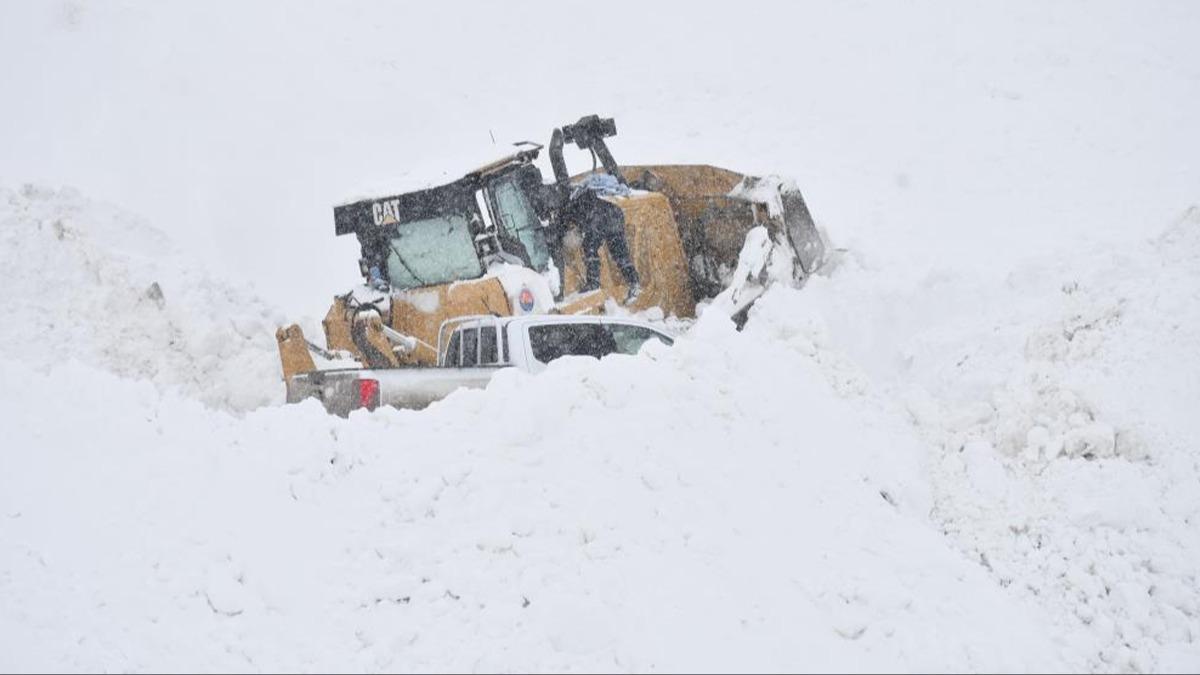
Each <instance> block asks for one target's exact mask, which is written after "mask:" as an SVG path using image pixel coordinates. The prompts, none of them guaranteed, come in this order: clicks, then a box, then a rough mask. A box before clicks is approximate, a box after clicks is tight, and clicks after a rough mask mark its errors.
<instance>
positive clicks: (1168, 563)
mask: <svg viewBox="0 0 1200 675" xmlns="http://www.w3.org/2000/svg"><path fill="white" fill-rule="evenodd" d="M500 7H505V8H506V9H503V10H500V9H498V8H500ZM507 7H508V5H496V7H495V8H483V7H479V8H471V9H470V10H469V11H468V10H464V9H457V10H456V9H440V8H437V7H434V6H432V5H431V6H428V7H426V6H420V7H418V6H415V5H408V6H404V7H401V6H400V5H386V4H385V5H376V4H362V5H355V6H354V7H353V8H352V9H349V10H348V9H347V8H346V6H344V5H335V4H329V5H323V6H319V7H299V6H295V5H290V6H289V9H288V11H283V10H282V9H281V7H280V6H278V5H273V4H270V3H266V2H263V3H257V4H252V3H239V4H237V5H233V4H230V5H225V6H221V5H220V4H219V3H216V4H213V5H209V4H205V5H203V6H201V5H191V6H182V5H171V4H165V3H163V4H160V3H147V4H139V3H112V4H106V3H81V2H64V3H20V2H12V3H7V4H5V5H4V6H3V7H2V8H0V38H3V40H0V55H2V56H4V57H5V58H4V59H2V60H0V62H2V63H3V64H4V65H0V76H2V77H3V80H2V81H3V82H4V84H5V88H4V91H5V92H6V94H7V95H9V98H8V99H6V101H5V105H4V106H0V147H4V148H5V151H4V152H3V153H0V378H2V379H0V381H3V382H4V383H5V387H4V391H3V393H2V394H0V425H2V426H3V429H4V432H5V439H4V442H3V443H0V671H6V672H7V671H30V670H32V671H54V670H68V671H99V670H104V671H156V670H168V671H194V670H204V671H215V670H246V671H274V670H298V671H316V670H338V671H342V670H366V671H385V670H387V671H417V670H436V671H465V670H472V671H480V670H482V671H493V670H505V671H508V670H536V671H552V670H563V671H598V670H605V671H608V670H618V671H672V670H703V671H729V670H738V671H753V670H765V671H781V670H801V671H826V670H830V671H848V670H886V671H926V670H934V671H946V670H966V671H996V670H999V671H1033V670H1038V671H1042V670H1048V671H1095V672H1150V671H1165V672H1195V671H1197V670H1200V579H1198V576H1200V562H1198V561H1200V461H1198V457H1200V448H1198V447H1197V440H1196V439H1198V438H1200V415H1197V414H1196V410H1197V402H1198V401H1200V357H1198V356H1197V353H1196V345H1197V344H1200V207H1197V206H1196V204H1197V203H1198V202H1200V191H1198V190H1197V187H1196V186H1197V185H1200V164H1197V163H1196V162H1195V156H1194V155H1195V148H1196V147H1200V131H1197V129H1200V127H1197V126H1196V125H1195V124H1193V123H1192V120H1194V119H1196V118H1197V116H1198V115H1200V72H1198V71H1197V65H1196V64H1198V63H1200V52H1198V47H1197V45H1198V44H1200V43H1198V42H1197V41H1196V40H1195V27H1196V26H1197V24H1198V23H1200V14H1198V11H1197V9H1196V5H1195V4H1187V3H1175V4H1171V3H1160V4H1145V3H1124V4H1123V3H1111V2H1097V3H1087V4H1076V3H1070V2H1064V3H1054V4H1053V5H1046V4H1043V3H1028V4H1025V3H998V4H994V5H989V4H975V5H972V6H967V5H964V4H961V3H936V2H933V3H930V2H919V3H905V4H904V5H903V6H901V5H891V4H882V5H880V4H871V3H865V4H864V3H854V4H851V3H836V4H800V3H796V4H794V5H791V4H789V5H787V9H786V10H785V9H784V8H783V7H779V6H777V7H765V6H763V7H759V8H752V7H748V8H747V9H745V10H744V12H743V14H742V15H739V17H736V18H737V19H738V20H745V21H748V22H753V23H752V24H751V23H746V24H745V25H738V23H737V21H735V20H734V18H735V17H730V16H729V15H728V14H727V13H726V11H724V10H721V11H717V9H715V8H711V7H709V8H705V7H698V6H697V4H695V3H687V4H678V5H674V6H670V5H666V4H662V5H654V6H653V7H649V6H643V5H639V6H638V7H637V12H638V14H637V17H638V18H639V19H641V20H640V21H634V20H631V19H630V17H631V16H632V12H633V9H632V7H631V8H626V9H623V8H621V7H613V8H610V9H611V10H612V14H611V16H613V17H618V18H617V20H614V21H609V20H596V14H595V12H596V8H595V7H594V6H583V5H581V6H577V7H565V8H564V7H563V6H561V4H555V5H546V6H543V7H530V6H526V7H524V8H522V9H520V10H519V11H518V10H510V9H507ZM552 10H553V11H552ZM685 10H686V11H685ZM764 17H767V20H766V21H762V19H763V18H764ZM584 19H587V20H586V21H584ZM663 22H670V23H671V26H670V27H669V29H664V28H663V27H662V26H661V24H662V23H663ZM410 25H416V26H420V27H421V30H419V31H408V32H406V33H404V35H406V36H407V37H406V38H404V39H400V38H398V37H397V35H399V33H398V32H397V31H398V28H397V27H398V26H410ZM564 26H565V27H566V28H564ZM581 27H582V28H581ZM498 30H500V31H509V32H510V33H512V34H514V35H515V34H521V35H525V36H528V37H529V40H521V39H514V40H512V41H509V42H505V43H503V44H497V43H496V42H495V41H494V40H485V39H483V38H485V37H492V36H494V35H495V34H496V32H497V31H498ZM579 30H585V31H591V32H588V33H587V36H591V37H593V38H599V37H604V38H605V39H608V40H610V41H615V44H616V45H617V48H615V49H611V50H600V49H598V48H592V49H579V48H578V45H580V44H584V42H586V41H585V40H584V39H583V37H587V36H581V35H580V33H579V32H578V31H579ZM535 36H536V37H535ZM448 38H453V39H454V41H455V44H457V45H459V46H460V47H461V50H460V52H462V53H459V52H456V54H455V55H448V54H445V53H444V51H437V50H436V49H434V48H435V47H437V46H438V45H440V44H442V43H443V41H445V40H447V39H448ZM476 41H478V44H479V46H478V49H479V52H478V53H475V52H472V49H474V47H472V48H468V47H467V45H474V44H475V43H476ZM605 44H613V42H607V43H605ZM713 44H715V45H719V46H720V48H710V47H707V46H705V47H703V48H698V45H713ZM213 45H221V47H220V49H214V48H213ZM485 45H486V48H487V49H488V51H487V52H486V54H487V63H489V64H496V65H497V67H500V66H503V65H504V64H507V63H515V62H516V61H517V60H518V59H517V57H520V59H519V60H520V62H521V63H523V64H525V65H526V66H527V67H528V68H529V69H530V70H528V71H524V70H512V71H510V72H507V73H506V74H505V76H504V77H500V76H498V75H497V71H496V68H491V67H488V68H480V66H479V64H480V62H481V58H480V57H481V55H482V54H484V51H483V50H484V48H485ZM646 45H653V46H654V48H653V49H652V50H650V51H652V56H647V48H646ZM593 47H595V45H593ZM530 49H533V50H534V53H535V55H537V56H538V58H532V57H531V56H530V51H529V50H530ZM538 50H540V52H539V51H538ZM431 55H432V56H431ZM431 60H437V61H439V63H440V64H441V67H440V68H429V67H427V64H428V63H429V62H430V61H431ZM414 63H415V64H419V67H415V68H414V66H413V64H414ZM548 83H553V84H554V86H553V87H552V91H553V94H554V95H553V96H548V95H547V87H548V86H550V85H549V84H548ZM581 83H582V84H581ZM418 94H419V95H418ZM684 110H686V111H688V113H687V114H686V115H682V113H681V112H680V111H684ZM590 112H600V113H601V114H606V115H607V114H615V115H616V117H617V118H618V125H619V128H620V129H621V132H622V133H621V136H619V137H618V138H617V139H616V140H615V141H614V143H613V145H614V151H615V152H617V156H618V160H619V161H622V162H627V163H634V162H643V161H645V162H650V161H677V162H681V163H687V162H713V163H716V164H718V165H723V166H729V167H730V168H734V169H739V170H747V171H750V172H752V173H755V174H758V175H764V174H768V173H774V172H778V173H782V174H785V175H791V174H794V175H796V177H797V178H798V179H799V181H798V184H799V185H800V187H801V188H802V189H803V190H804V191H805V196H806V199H807V201H808V203H809V206H810V208H812V210H813V213H814V215H815V216H816V218H817V220H818V222H819V224H820V225H821V226H823V227H826V228H828V230H829V231H830V233H831V236H832V240H833V242H834V244H835V245H839V246H842V247H845V248H846V249H847V250H846V251H845V252H843V253H841V254H840V255H838V256H836V260H837V264H835V265H831V267H830V269H829V270H827V271H826V273H824V274H823V275H820V276H816V277H813V278H811V279H809V280H808V281H807V283H806V285H805V287H804V288H803V289H792V288H786V287H775V288H773V289H772V290H770V291H769V292H768V293H766V294H765V295H764V296H763V297H762V298H760V299H759V301H758V302H757V304H756V305H755V307H754V309H753V310H752V311H751V313H750V317H749V320H748V322H747V324H746V327H745V329H744V330H743V331H741V332H738V331H735V330H734V328H733V326H732V324H731V323H730V322H729V321H728V320H727V319H726V318H724V317H722V316H720V314H719V313H718V312H708V313H705V314H703V316H702V317H701V319H699V320H697V321H696V322H694V323H691V322H681V321H678V320H677V319H675V318H673V317H662V315H661V312H658V313H657V314H656V313H654V312H653V311H648V312H643V313H642V315H643V316H644V318H648V319H652V320H664V319H665V320H666V321H667V322H669V325H670V326H671V327H672V328H673V329H674V330H675V332H681V333H682V334H681V335H680V337H679V339H678V340H677V341H676V343H675V345H674V346H672V347H669V348H667V347H663V346H660V345H657V344H652V345H650V346H648V347H647V348H646V350H644V351H643V353H642V354H640V355H638V356H636V357H629V356H613V357H609V358H606V359H604V360H602V361H594V360H589V359H564V360H560V361H558V362H556V363H554V364H552V365H551V367H550V368H549V369H547V370H546V371H545V372H544V373H542V374H539V375H538V376H527V375H524V374H521V373H517V372H509V371H505V372H502V373H500V374H499V375H498V376H497V377H496V379H495V380H494V381H493V382H492V384H491V385H490V386H489V387H488V388H487V389H486V390H481V391H460V392H457V393H455V394H453V395H451V396H450V397H449V398H447V399H446V400H444V401H442V402H439V403H437V404H435V405H433V406H431V407H430V408H428V409H427V410H424V411H420V412H413V411H396V410H380V411H376V412H375V413H373V414H367V413H365V412H360V413H355V414H354V415H352V416H351V417H350V418H349V419H339V418H336V417H331V416H328V415H327V414H325V412H324V410H323V409H322V408H321V407H320V405H319V404H318V403H316V402H315V401H309V402H306V403H303V404H300V405H293V406H285V405H282V404H281V399H282V384H281V382H280V380H279V377H280V375H279V365H278V359H277V354H276V351H275V346H274V339H273V335H272V333H273V331H274V329H275V328H276V327H277V326H278V325H280V324H282V323H285V322H287V321H290V320H293V319H295V318H300V319H301V323H302V325H303V326H304V327H305V330H306V332H307V333H308V334H309V336H310V337H317V336H318V335H319V327H318V326H319V324H318V323H317V322H316V321H315V320H314V319H313V318H312V317H311V316H310V317H307V318H304V317H296V316H294V315H293V314H292V312H294V311H295V308H298V307H302V308H305V309H306V310H308V311H310V313H311V314H313V315H315V314H316V313H318V312H320V311H323V310H324V308H325V307H326V306H327V304H328V301H329V299H330V298H331V297H332V295H333V293H336V292H339V291H343V290H345V288H347V287H349V285H350V284H351V283H353V282H354V281H356V280H357V276H356V274H355V272H356V269H355V265H354V259H355V257H356V253H357V251H356V250H353V249H354V248H355V247H354V246H353V245H352V242H347V241H345V238H343V239H340V240H335V243H333V244H330V243H329V242H330V240H331V239H332V232H331V230H332V228H331V227H330V224H329V216H330V213H329V210H328V205H329V204H331V203H333V201H335V200H336V197H337V195H339V194H345V193H347V192H354V193H358V192H359V190H357V189H352V190H349V191H347V190H346V189H345V188H346V185H347V184H356V185H362V184H366V183H369V182H372V181H376V180H378V179H379V178H381V177H382V178H386V177H387V176H388V175H394V176H395V180H392V181H389V182H388V183H387V184H393V185H399V184H401V183H402V182H403V181H405V180H407V181H410V182H412V181H416V182H420V183H422V184H425V183H439V182H444V181H445V180H446V179H449V178H453V177H456V176H458V175H461V173H462V172H463V169H465V168H469V167H470V166H474V165H476V164H479V163H480V160H481V159H486V158H487V154H488V153H486V152H482V153H481V152H480V149H479V144H480V142H481V141H480V138H487V136H488V135H489V133H491V132H492V130H493V128H494V129H495V133H494V134H493V135H496V136H498V138H499V140H500V142H501V144H502V143H503V142H506V141H508V140H517V139H518V138H520V137H522V136H524V135H526V134H529V133H533V132H536V131H540V130H548V129H549V126H548V125H552V124H561V123H563V122H566V121H570V120H572V119H574V118H576V117H578V115H580V114H584V113H590ZM493 124H494V125H495V126H494V127H493V126H492V125H493ZM485 129H486V130H487V131H488V132H489V133H484V130H485ZM531 129H532V130H533V131H532V132H531V131H530V130H531ZM533 140H539V138H534V139H533ZM625 148H629V149H630V150H629V151H628V152H626V151H624V149H625ZM496 150H497V151H500V150H503V148H500V147H497V148H496ZM493 154H500V152H496V153H493ZM569 159H570V161H575V160H576V159H578V158H569ZM459 160H463V161H461V162H460V161H459ZM434 166H440V167H448V168H446V171H444V172H440V173H439V172H438V171H434V170H430V169H431V167H434ZM455 167H457V168H455ZM29 181H33V183H32V184H26V183H27V182H29ZM62 184H77V185H80V186H82V187H83V188H84V189H85V191H79V190H76V189H73V188H66V187H59V186H60V185H62ZM103 200H112V201H114V202H116V203H118V204H120V207H117V206H112V205H109V204H108V203H107V202H106V201H103ZM126 209H128V210H126ZM135 213H146V214H149V215H150V217H151V219H152V220H150V221H148V220H147V219H145V218H143V217H141V216H139V215H134V214H135ZM338 275H341V276H338ZM247 279H254V281H255V282H256V284H255V285H252V284H251V283H249V282H248V281H247ZM255 286H258V287H260V288H261V293H264V294H266V295H265V297H267V298H268V300H264V299H262V297H263V296H260V295H259V293H260V291H259V290H257V289H256V287H255ZM322 289H324V290H322ZM281 308H282V309H285V310H287V311H286V312H284V311H281ZM618 311H619V308H618Z"/></svg>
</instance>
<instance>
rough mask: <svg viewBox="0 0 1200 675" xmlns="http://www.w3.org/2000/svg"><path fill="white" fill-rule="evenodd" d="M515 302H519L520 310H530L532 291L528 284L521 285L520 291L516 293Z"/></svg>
mask: <svg viewBox="0 0 1200 675" xmlns="http://www.w3.org/2000/svg"><path fill="white" fill-rule="evenodd" d="M517 302H518V303H520V305H521V311H522V312H532V311H533V291H531V290H529V287H528V286H522V287H521V292H520V293H518V294H517Z"/></svg>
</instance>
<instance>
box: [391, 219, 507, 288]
mask: <svg viewBox="0 0 1200 675" xmlns="http://www.w3.org/2000/svg"><path fill="white" fill-rule="evenodd" d="M394 232H395V236H394V237H393V238H391V239H390V240H388V251H387V268H388V269H387V272H388V279H389V280H390V281H391V283H392V286H393V287H394V288H400V289H404V288H416V287H419V286H429V285H432V284H444V283H447V282H450V281H457V280H459V279H474V278H476V277H479V276H482V275H483V266H482V265H481V264H480V263H479V258H478V256H476V254H475V244H474V243H473V242H472V241H471V231H470V227H469V225H468V221H467V218H466V216H465V215H459V214H445V215H440V216H435V217H433V218H428V219H425V220H414V221H411V222H408V223H404V224H401V225H398V226H396V229H395V230H394Z"/></svg>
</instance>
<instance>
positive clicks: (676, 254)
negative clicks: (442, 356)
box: [276, 115, 826, 380]
mask: <svg viewBox="0 0 1200 675" xmlns="http://www.w3.org/2000/svg"><path fill="white" fill-rule="evenodd" d="M614 135H616V124H615V122H614V121H613V120H612V119H601V118H600V117H598V116H596V115H591V116H587V117H584V118H582V119H580V120H579V121H578V122H576V123H574V124H568V125H564V126H563V127H561V128H559V129H555V130H554V131H553V133H552V135H551V139H550V143H549V149H548V154H549V159H550V164H551V167H552V169H553V172H554V180H553V181H551V182H546V181H544V180H543V176H542V173H541V171H540V170H539V169H538V167H537V166H536V164H535V163H534V162H535V160H536V159H537V158H538V156H539V153H540V152H541V151H542V150H545V149H546V148H545V146H542V145H538V144H535V143H529V142H525V143H520V144H517V146H516V152H514V153H513V154H511V155H509V156H507V157H503V158H501V159H499V160H497V161H494V162H492V163H490V164H487V165H485V166H482V167H479V168H478V169H475V170H474V171H471V172H470V173H468V174H466V175H465V176H463V177H462V178H460V179H459V180H456V181H454V182H452V183H450V184H448V185H442V186H440V187H434V188H430V189H425V190H419V191H416V192H409V193H405V194H399V195H393V196H387V197H381V198H378V199H367V200H361V201H356V202H353V203H349V204H344V205H341V206H337V207H335V208H334V222H335V232H336V234H337V235H339V236H340V235H351V234H352V235H354V236H355V237H356V238H357V239H358V242H359V244H360V246H361V250H362V257H361V259H360V261H359V265H360V271H361V272H362V274H363V278H364V281H365V283H364V284H363V285H362V286H360V287H356V288H355V289H352V290H350V291H349V292H347V293H346V294H345V295H341V296H337V297H335V299H334V302H333V306H332V307H331V308H330V310H329V312H328V314H327V315H326V317H325V319H324V321H323V327H324V331H325V344H326V347H325V348H321V347H318V346H317V345H315V344H313V343H312V342H310V341H308V340H307V339H306V338H305V336H304V335H303V334H302V332H301V330H300V328H299V327H298V326H296V325H292V326H288V327H286V328H281V329H279V330H278V331H277V333H276V338H277V340H278V343H279V351H280V356H281V359H282V362H283V374H284V378H285V380H290V378H292V377H293V376H294V375H298V374H302V373H308V372H311V371H314V370H316V369H317V367H316V362H315V361H314V359H313V353H317V354H320V355H323V356H325V357H332V356H334V355H338V354H341V355H343V356H349V357H351V358H353V359H354V360H356V361H357V362H358V363H359V364H361V365H362V367H364V368H373V369H379V368H396V367H404V366H430V365H434V364H437V362H438V360H439V346H440V344H441V341H442V339H443V338H444V335H443V334H442V333H443V328H444V327H445V326H446V325H447V323H448V322H452V321H453V320H454V319H455V318H456V317H462V316H477V315H490V316H496V317H504V316H519V315H524V314H544V313H560V314H583V313H603V312H605V310H606V308H612V307H614V306H616V305H618V304H620V301H621V300H626V301H627V302H628V304H626V305H625V309H626V310H628V311H632V312H637V311H640V310H646V309H650V308H654V307H658V308H661V310H662V312H663V313H665V314H668V315H675V316H678V317H692V316H695V313H696V307H697V304H698V303H700V302H702V301H712V302H714V303H715V304H720V305H721V307H722V310H723V311H727V312H729V314H730V315H731V316H733V317H735V319H737V318H742V319H744V316H745V312H746V310H747V309H748V307H749V305H750V303H752V302H753V301H754V299H755V298H757V297H758V295H759V294H761V292H762V290H763V287H764V286H765V284H766V283H767V282H768V281H769V280H770V279H778V278H780V277H790V280H792V281H796V282H800V281H803V280H804V279H805V278H807V276H808V275H810V274H812V273H813V272H814V271H815V270H816V269H817V268H818V267H819V266H820V265H821V264H822V262H823V260H824V258H825V249H826V245H825V242H824V240H823V239H822V236H821V234H820V233H819V232H818V230H817V228H816V226H815V225H814V223H813V220H812V217H811V215H810V214H809V211H808V207H807V206H806V205H805V202H804V199H803V197H802V196H801V194H800V191H799V190H798V189H796V188H795V187H794V186H792V185H790V184H788V183H786V182H784V181H781V180H779V179H777V178H765V179H764V178H756V177H752V176H745V175H742V174H740V173H737V172H734V171H729V170H726V169H720V168H717V167H713V166H705V165H694V166H681V165H646V166H621V165H618V164H617V163H616V161H615V160H614V158H613V156H612V153H611V152H610V151H609V148H608V145H607V143H606V141H605V139H607V138H611V137H612V136H614ZM567 144H573V145H575V146H576V147H578V148H579V149H581V150H584V151H586V152H588V153H590V155H591V159H592V168H591V169H590V170H588V171H585V172H582V173H579V174H577V175H576V176H574V177H572V176H571V175H570V174H569V173H568V171H567V166H566V161H565V159H564V156H563V148H564V146H565V145H567ZM597 185H598V186H599V187H598V188H597V187H596V186H597ZM589 189H591V190H598V192H595V194H596V195H598V197H599V198H598V199H596V200H593V202H592V203H595V204H600V205H603V204H602V203H607V204H612V205H615V206H617V207H618V208H619V209H620V212H619V215H620V216H623V221H624V222H623V229H624V233H623V234H624V237H623V239H624V242H627V249H628V254H627V256H628V259H631V260H632V264H633V266H634V267H636V272H637V276H638V277H640V293H636V295H635V297H633V298H631V297H630V296H631V294H630V293H629V290H630V289H629V288H627V281H626V278H627V276H628V275H624V276H623V275H622V274H621V273H620V270H618V265H616V264H614V260H613V251H612V250H610V249H612V248H614V247H613V246H612V242H611V241H610V242H609V245H608V246H605V247H603V249H601V250H600V255H599V258H600V264H599V268H598V272H599V273H598V275H596V274H595V272H596V268H595V262H594V251H595V248H594V247H593V248H592V251H593V258H592V265H593V269H592V270H591V271H592V274H590V275H589V273H588V269H587V261H586V260H585V257H586V254H585V251H584V248H585V247H584V245H583V241H584V239H585V238H586V235H584V234H581V233H580V232H579V229H580V222H579V221H580V220H581V219H586V217H587V214H586V213H584V214H583V215H582V216H581V214H580V209H579V208H568V207H567V205H569V204H571V203H584V202H573V201H572V200H573V199H574V196H575V195H578V194H579V193H581V192H583V191H586V190H589ZM605 208H609V207H605ZM610 210H611V209H610ZM618 234H619V233H618ZM623 255H625V254H623ZM628 259H627V260H626V261H625V262H626V264H627V263H628ZM781 270H782V271H781ZM589 276H592V277H596V276H598V279H596V278H592V279H588V277H589Z"/></svg>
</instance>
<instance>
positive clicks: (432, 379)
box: [287, 365, 511, 416]
mask: <svg viewBox="0 0 1200 675" xmlns="http://www.w3.org/2000/svg"><path fill="white" fill-rule="evenodd" d="M509 367H511V366H507V365H503V366H501V365H496V366H476V367H467V368H447V367H444V366H441V367H439V366H403V367H400V368H342V369H335V370H315V371H312V372H308V373H301V374H299V375H293V376H292V377H291V378H290V379H288V381H287V401H288V403H298V402H300V401H302V400H304V399H306V398H310V397H311V398H316V399H318V400H320V401H321V402H322V403H323V404H324V405H325V409H326V410H328V411H329V412H331V413H333V414H335V415H342V416H345V415H348V414H349V413H350V411H351V410H354V409H356V408H361V407H364V406H363V405H362V403H363V401H362V400H361V398H360V392H359V384H358V382H359V380H375V381H376V382H378V383H379V405H381V406H393V407H396V408H413V409H420V408H424V407H425V406H427V405H429V404H430V403H433V402H434V401H437V400H439V399H442V398H445V397H446V396H449V395H450V393H451V392H453V391H454V390H455V389H458V388H459V387H466V388H470V389H482V388H483V387H485V386H487V383H488V381H490V380H491V379H492V376H493V375H495V374H496V372H497V371H498V370H500V369H501V368H509Z"/></svg>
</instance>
